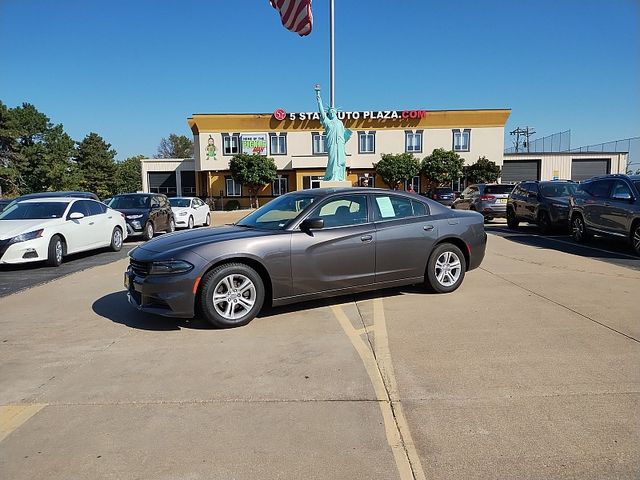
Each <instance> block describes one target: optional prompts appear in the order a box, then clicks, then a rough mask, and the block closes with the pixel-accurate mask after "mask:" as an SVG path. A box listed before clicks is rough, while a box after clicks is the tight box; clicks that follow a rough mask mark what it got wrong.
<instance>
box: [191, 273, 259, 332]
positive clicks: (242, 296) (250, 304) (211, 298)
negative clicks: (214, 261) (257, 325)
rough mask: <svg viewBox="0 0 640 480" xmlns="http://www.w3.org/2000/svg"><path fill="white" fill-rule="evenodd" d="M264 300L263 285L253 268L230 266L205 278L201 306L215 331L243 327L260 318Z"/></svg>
mask: <svg viewBox="0 0 640 480" xmlns="http://www.w3.org/2000/svg"><path fill="white" fill-rule="evenodd" d="M264 296H265V289H264V283H263V281H262V278H260V275H258V273H257V272H256V271H255V270H254V269H253V268H251V267H249V266H247V265H244V264H242V263H228V264H225V265H221V266H219V267H217V268H215V269H214V270H212V271H211V272H209V273H207V275H206V276H205V277H204V279H203V281H202V287H201V290H200V302H199V306H200V310H201V312H202V314H203V315H204V317H205V318H206V319H207V321H208V322H209V323H211V324H212V325H213V326H214V327H218V328H229V327H240V326H242V325H246V324H247V323H249V322H250V321H251V320H253V319H254V318H255V317H256V315H258V313H259V312H260V309H261V308H262V304H263V303H264Z"/></svg>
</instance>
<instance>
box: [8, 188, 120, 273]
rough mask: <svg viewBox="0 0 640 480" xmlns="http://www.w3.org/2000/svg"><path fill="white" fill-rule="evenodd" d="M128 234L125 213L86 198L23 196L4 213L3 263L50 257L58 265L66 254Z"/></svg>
mask: <svg viewBox="0 0 640 480" xmlns="http://www.w3.org/2000/svg"><path fill="white" fill-rule="evenodd" d="M125 238H127V228H126V224H125V219H124V216H123V215H122V214H121V213H120V212H117V211H115V210H112V209H110V208H108V207H107V206H106V205H105V204H104V203H101V202H97V201H95V200H88V199H84V198H82V199H81V198H38V199H32V200H23V201H21V202H18V203H16V204H14V205H12V206H11V207H9V208H7V209H6V210H4V211H3V212H2V213H1V214H0V264H3V263H26V262H37V261H43V260H44V261H46V263H47V265H49V266H54V267H57V266H59V265H60V264H61V263H62V258H63V257H64V256H65V255H68V254H72V253H78V252H84V251H86V250H93V249H96V248H102V247H110V248H111V250H113V251H115V252H117V251H119V250H120V249H121V248H122V243H123V242H124V240H125Z"/></svg>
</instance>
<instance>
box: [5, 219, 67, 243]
mask: <svg viewBox="0 0 640 480" xmlns="http://www.w3.org/2000/svg"><path fill="white" fill-rule="evenodd" d="M62 221H63V220H62V219H60V218H53V219H51V220H47V219H43V218H38V219H35V220H0V240H6V239H8V238H12V237H15V236H16V235H20V234H21V233H29V232H33V231H34V230H39V229H41V228H45V227H51V226H53V225H55V224H57V223H59V222H62Z"/></svg>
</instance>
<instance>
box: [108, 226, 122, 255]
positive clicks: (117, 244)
mask: <svg viewBox="0 0 640 480" xmlns="http://www.w3.org/2000/svg"><path fill="white" fill-rule="evenodd" d="M122 242H123V237H122V230H121V229H120V227H115V228H114V229H113V232H111V245H109V247H110V248H111V250H113V251H114V252H119V251H120V250H121V249H122Z"/></svg>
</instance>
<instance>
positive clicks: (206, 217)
mask: <svg viewBox="0 0 640 480" xmlns="http://www.w3.org/2000/svg"><path fill="white" fill-rule="evenodd" d="M169 203H170V204H171V210H173V216H174V218H175V219H176V228H189V229H191V228H193V227H194V226H200V225H205V226H209V225H211V212H210V211H209V206H208V205H207V204H206V203H204V202H203V201H202V200H200V199H199V198H198V197H172V198H170V199H169Z"/></svg>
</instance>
